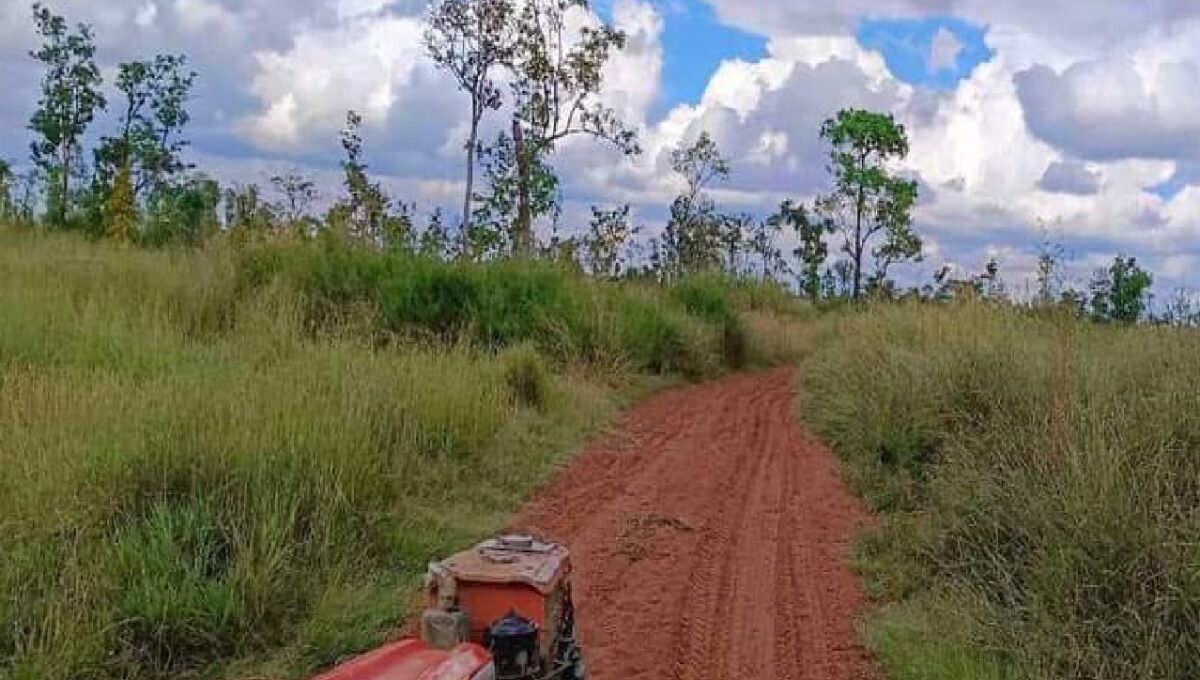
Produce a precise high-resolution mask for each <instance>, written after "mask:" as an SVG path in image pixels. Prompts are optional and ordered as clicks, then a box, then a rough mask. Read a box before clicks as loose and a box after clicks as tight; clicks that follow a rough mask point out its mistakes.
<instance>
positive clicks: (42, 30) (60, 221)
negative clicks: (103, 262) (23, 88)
mask: <svg viewBox="0 0 1200 680" xmlns="http://www.w3.org/2000/svg"><path fill="white" fill-rule="evenodd" d="M33 20H34V24H35V25H36V27H37V32H38V35H39V37H40V38H41V39H42V45H41V47H39V48H38V49H37V50H36V51H34V52H32V53H31V56H32V57H33V58H34V59H36V60H37V61H38V62H39V63H41V64H42V65H43V66H44V67H45V69H46V73H45V76H44V77H43V78H42V92H41V97H40V99H39V100H38V105H37V109H36V110H35V111H34V113H33V117H32V118H31V119H30V122H29V129H30V130H32V131H33V132H34V134H35V135H37V138H36V139H35V140H34V142H33V144H32V145H31V147H30V151H31V159H32V160H33V164H34V165H35V166H37V167H38V168H39V169H40V170H41V171H42V172H43V173H45V175H46V179H47V181H46V189H47V195H46V209H47V215H48V216H49V218H50V221H51V223H52V224H54V225H55V226H58V227H65V226H67V217H68V214H69V213H70V210H71V207H72V204H73V202H74V197H73V196H72V193H71V180H72V179H73V178H74V177H75V174H76V173H78V172H79V171H80V169H81V168H80V167H79V157H80V155H81V149H80V140H81V139H82V138H83V136H84V134H85V133H86V132H87V129H88V127H89V126H90V125H91V123H92V120H93V119H94V118H95V115H96V112H97V111H103V110H104V108H105V106H106V105H107V102H106V100H105V97H104V93H103V92H102V91H101V85H102V83H103V79H102V78H101V76H100V68H99V67H98V66H97V65H96V61H95V56H96V45H95V39H94V36H93V34H92V28H91V27H90V26H87V25H85V24H80V25H79V26H77V27H76V29H75V31H74V32H71V31H70V30H69V27H68V25H67V21H66V19H64V18H63V17H61V16H58V15H55V14H53V13H52V12H51V11H50V10H49V9H48V8H46V7H45V6H44V5H42V4H41V3H36V4H34V6H33Z"/></svg>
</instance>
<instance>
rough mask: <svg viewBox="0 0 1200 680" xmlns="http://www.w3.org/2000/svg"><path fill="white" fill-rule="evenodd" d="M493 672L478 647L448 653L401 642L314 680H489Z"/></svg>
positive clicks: (484, 652) (487, 656)
mask: <svg viewBox="0 0 1200 680" xmlns="http://www.w3.org/2000/svg"><path fill="white" fill-rule="evenodd" d="M492 668H493V666H492V657H491V655H490V654H488V652H487V650H486V649H484V648H483V647H480V646H479V645H475V644H470V643H465V644H461V645H459V646H458V647H455V648H454V649H453V650H451V651H448V652H447V651H442V650H439V649H432V648H430V647H429V646H427V645H426V644H425V643H423V642H421V641H420V640H403V641H401V642H396V643H393V644H390V645H387V646H384V647H381V648H379V649H377V650H375V651H373V652H368V653H367V654H364V655H362V656H360V657H357V658H355V659H351V660H350V661H347V662H346V663H344V664H342V665H341V666H338V667H337V668H335V669H333V670H332V671H329V672H328V673H325V674H324V675H320V676H317V677H315V678H313V680H489V678H494V677H495V672H494V671H492V670H491V669H492ZM489 673H490V674H489Z"/></svg>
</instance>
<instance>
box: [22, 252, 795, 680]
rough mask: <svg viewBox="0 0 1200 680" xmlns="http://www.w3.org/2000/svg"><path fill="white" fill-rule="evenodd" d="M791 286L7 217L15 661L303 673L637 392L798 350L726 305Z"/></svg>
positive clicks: (496, 516) (69, 672)
mask: <svg viewBox="0 0 1200 680" xmlns="http://www.w3.org/2000/svg"><path fill="white" fill-rule="evenodd" d="M779 304H783V303H782V300H781V299H779V298H778V297H777V296H775V295H772V294H770V293H769V292H767V291H765V290H763V289H756V288H746V289H744V290H740V291H739V290H735V289H734V288H732V287H731V286H729V285H727V284H724V283H722V282H719V281H716V280H707V281H705V280H701V281H696V282H693V283H689V284H687V285H684V286H681V287H678V288H676V289H674V290H672V291H661V290H658V289H652V288H645V287H638V286H618V285H615V284H614V285H608V284H600V283H594V282H587V281H584V280H582V279H580V278H577V277H574V276H572V275H570V274H568V273H566V272H563V271H560V270H557V269H555V268H553V267H550V266H546V265H537V264H529V263H526V264H520V263H509V264H499V265H493V266H484V267H479V266H475V267H458V266H454V265H445V264H441V263H433V262H428V261H423V260H415V259H412V258H406V257H404V256H399V255H397V256H394V257H379V256H376V255H372V254H368V253H363V252H358V251H353V250H340V249H339V250H328V249H322V248H317V247H314V246H299V245H293V246H258V247H254V248H248V249H244V250H221V249H213V250H208V251H194V252H147V251H141V250H136V249H126V248H120V247H115V246H109V245H98V244H92V243H88V242H85V241H82V240H78V239H74V238H67V237H38V236H32V235H29V234H20V233H16V232H12V231H3V230H0V467H2V468H3V470H4V474H3V475H0V555H2V556H3V557H2V559H0V622H3V625H2V626H0V677H3V678H11V679H12V680H26V679H28V680H34V679H38V680H42V679H54V678H96V679H101V680H103V679H110V678H114V679H115V678H133V677H138V678H167V677H171V678H179V677H213V678H233V677H261V676H268V677H298V676H301V675H303V674H304V673H306V672H307V671H309V670H311V669H314V668H317V667H321V666H324V665H327V664H329V663H331V662H332V661H334V660H336V659H338V658H340V657H341V656H343V655H345V654H346V653H348V652H351V651H355V650H361V649H364V648H367V647H369V646H371V645H372V644H374V643H376V642H378V641H379V640H381V639H383V638H385V637H386V636H387V635H389V634H390V633H391V632H392V631H394V629H395V627H396V625H397V624H398V622H400V621H401V620H402V619H403V617H404V616H405V614H406V613H407V607H408V603H409V602H410V601H411V594H412V590H413V588H414V586H415V584H416V583H417V580H418V579H419V578H420V575H421V574H422V572H423V570H424V567H425V564H426V562H427V560H428V559H430V558H431V557H433V556H435V555H438V554H443V553H445V552H447V551H450V550H451V549H455V548H458V547H461V546H463V545H465V544H466V543H468V542H469V541H471V540H474V539H475V538H477V537H480V536H482V535H485V534H487V533H488V532H490V531H492V530H494V529H495V528H496V527H498V526H499V525H500V524H501V523H502V522H503V520H504V518H505V516H506V514H507V513H508V512H510V511H511V510H512V509H514V508H515V507H516V506H517V504H518V503H519V502H520V501H521V500H522V499H523V498H524V497H526V496H527V494H528V493H529V492H530V491H531V489H532V488H533V487H534V486H535V485H536V484H538V483H539V482H540V481H542V480H543V479H545V478H546V476H547V475H548V474H549V473H550V471H552V470H553V469H554V468H555V466H557V465H558V464H559V463H561V461H562V460H563V459H564V457H565V456H566V455H568V454H569V453H570V452H571V451H572V450H573V449H574V448H575V447H576V446H578V445H579V444H580V443H581V442H582V441H583V440H584V439H585V438H586V437H587V436H588V435H589V433H591V432H593V431H595V430H596V428H598V427H599V426H601V425H603V424H604V423H606V422H607V421H608V420H609V419H610V417H611V416H612V415H613V414H614V413H615V411H616V410H617V409H618V408H619V407H620V406H621V405H622V404H624V403H627V401H628V398H629V397H630V396H632V395H633V394H635V393H637V392H638V391H640V390H643V389H645V388H646V387H648V386H650V385H652V384H654V383H655V382H661V381H663V380H671V379H673V378H672V376H690V377H702V376H705V375H710V374H713V373H716V372H719V371H722V370H725V369H726V368H727V367H734V366H740V365H742V364H743V363H746V362H749V361H756V360H769V359H770V358H771V357H770V356H767V355H769V354H777V353H786V352H790V351H791V349H790V347H789V346H788V343H787V340H786V337H787V336H786V334H784V333H782V332H781V328H782V327H781V325H780V322H778V321H777V320H775V319H774V317H773V316H772V315H771V314H769V313H767V312H765V311H764V312H761V313H757V314H753V315H750V316H744V315H742V314H741V313H740V312H739V311H738V309H739V308H741V307H744V306H754V307H757V308H759V309H761V310H769V309H770V308H772V307H773V306H776V305H779ZM743 319H745V320H743ZM748 329H753V330H748Z"/></svg>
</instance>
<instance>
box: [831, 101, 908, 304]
mask: <svg viewBox="0 0 1200 680" xmlns="http://www.w3.org/2000/svg"><path fill="white" fill-rule="evenodd" d="M821 138H822V139H824V140H826V141H827V142H828V143H829V145H830V147H831V149H830V161H831V163H830V171H831V173H832V175H833V182H834V190H833V193H831V194H830V195H829V196H826V197H824V198H822V199H820V200H819V201H818V203H817V208H818V212H819V213H820V214H821V215H822V216H823V217H824V218H827V219H829V220H831V221H832V222H833V223H834V224H836V225H837V226H838V228H839V229H840V230H841V233H842V236H843V238H844V243H843V246H842V249H843V251H844V252H845V253H846V255H847V256H848V257H849V258H850V266H851V267H852V268H853V272H852V286H851V297H852V298H853V299H854V300H861V299H862V296H863V290H864V280H865V279H866V270H865V264H866V263H865V260H866V257H867V255H871V256H873V257H874V259H875V272H874V273H873V274H872V275H871V278H870V281H869V283H870V284H872V285H873V286H883V285H884V282H885V281H886V279H887V274H888V269H889V268H890V267H891V266H892V265H893V264H896V263H898V262H904V261H907V260H912V259H919V258H920V254H921V247H922V242H921V238H920V237H919V236H918V235H917V234H916V233H914V232H913V230H912V208H913V206H914V205H915V203H916V200H917V183H916V182H914V181H910V180H905V179H902V178H900V177H896V176H894V175H893V174H891V173H890V172H889V170H888V168H887V164H888V163H889V162H891V161H894V160H897V159H903V158H905V157H906V156H907V155H908V135H907V133H906V132H905V130H904V126H902V125H899V124H897V123H896V121H895V119H894V118H893V117H892V116H891V115H890V114H881V113H872V112H870V111H863V110H857V109H852V110H843V111H840V112H839V113H838V114H837V117H836V118H833V119H830V120H827V121H825V124H824V125H823V126H822V127H821ZM876 242H878V245H873V244H875V243H876Z"/></svg>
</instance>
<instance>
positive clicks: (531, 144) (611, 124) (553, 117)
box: [507, 0, 641, 255]
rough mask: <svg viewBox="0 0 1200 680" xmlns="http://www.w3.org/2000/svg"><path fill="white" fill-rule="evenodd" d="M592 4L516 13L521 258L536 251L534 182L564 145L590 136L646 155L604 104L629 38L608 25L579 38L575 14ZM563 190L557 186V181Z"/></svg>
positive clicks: (511, 61) (549, 1)
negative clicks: (614, 61)
mask: <svg viewBox="0 0 1200 680" xmlns="http://www.w3.org/2000/svg"><path fill="white" fill-rule="evenodd" d="M588 8H589V4H588V0H529V1H528V2H524V3H522V5H521V7H520V9H519V11H517V12H516V13H515V14H514V19H513V21H514V23H513V29H512V38H513V39H514V40H515V43H514V44H513V50H512V53H511V55H510V56H509V57H508V63H507V66H508V69H509V71H510V75H511V79H510V81H509V82H510V95H511V100H512V105H513V110H514V112H515V114H514V118H513V136H512V144H513V153H512V159H513V163H512V165H513V169H514V171H515V178H516V192H515V201H514V202H515V204H516V214H515V220H514V222H513V229H512V232H513V233H512V242H513V248H514V250H515V252H517V253H520V254H525V255H528V254H531V253H532V252H533V251H534V243H533V239H534V234H533V220H534V218H535V217H536V215H537V214H536V212H535V211H534V210H533V209H532V208H533V206H532V201H533V197H532V196H531V194H532V193H533V191H534V188H535V186H536V184H535V180H536V181H537V182H538V183H540V184H546V182H547V176H551V177H552V176H553V171H552V170H550V168H549V164H548V162H547V158H548V157H549V156H550V155H552V154H553V153H554V149H555V147H556V145H557V144H558V143H559V142H561V141H562V140H564V139H567V138H569V137H575V136H587V137H591V138H593V139H598V140H601V141H604V142H607V143H609V144H611V145H612V146H613V147H615V148H616V149H618V150H619V151H621V152H622V153H624V154H630V155H632V154H637V153H640V152H641V148H640V147H639V146H638V142H637V133H636V132H635V131H634V130H633V128H631V127H630V126H629V125H627V124H626V123H624V122H623V121H622V120H621V119H620V118H619V117H618V116H617V114H616V112H615V111H614V110H613V109H612V108H611V107H609V106H607V105H606V104H605V103H604V102H603V101H601V99H600V89H601V86H602V85H603V79H604V66H605V64H607V63H608V60H609V57H610V56H611V55H612V53H613V52H614V51H616V50H619V49H622V48H624V46H625V34H624V33H622V32H620V31H618V30H616V29H614V28H613V27H611V26H609V25H608V24H603V23H602V24H601V25H600V26H598V27H591V26H588V27H584V28H583V29H581V30H579V31H578V33H575V32H574V30H573V29H569V27H568V26H567V23H568V22H567V19H568V14H569V13H570V12H572V11H576V10H580V9H582V10H587V9H588ZM554 184H555V185H556V184H557V182H556V181H555V182H554Z"/></svg>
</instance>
